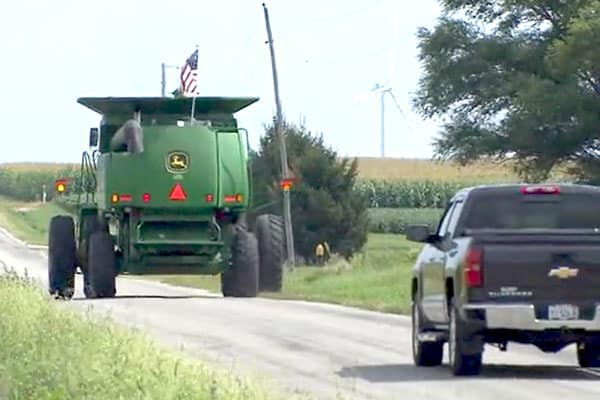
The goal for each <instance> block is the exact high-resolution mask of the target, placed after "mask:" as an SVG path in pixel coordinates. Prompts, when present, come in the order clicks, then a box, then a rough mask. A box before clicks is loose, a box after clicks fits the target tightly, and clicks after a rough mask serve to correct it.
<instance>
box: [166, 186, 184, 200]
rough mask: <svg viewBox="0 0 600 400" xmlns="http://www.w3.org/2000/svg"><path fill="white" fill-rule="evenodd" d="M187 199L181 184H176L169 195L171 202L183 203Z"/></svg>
mask: <svg viewBox="0 0 600 400" xmlns="http://www.w3.org/2000/svg"><path fill="white" fill-rule="evenodd" d="M186 197H187V195H186V194H185V191H184V190H183V187H181V185H180V184H179V183H176V184H175V186H173V189H171V193H170V194H169V200H173V201H183V200H185V199H186Z"/></svg>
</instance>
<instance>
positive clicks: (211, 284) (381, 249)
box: [0, 198, 421, 313]
mask: <svg viewBox="0 0 600 400" xmlns="http://www.w3.org/2000/svg"><path fill="white" fill-rule="evenodd" d="M19 207H27V208H29V209H30V210H29V211H16V209H18V208H19ZM58 213H64V211H63V210H62V209H61V208H60V207H59V206H58V205H56V204H54V203H46V204H41V205H40V204H37V205H35V204H33V205H32V204H31V203H26V204H25V205H20V204H19V203H15V202H14V201H9V200H6V199H3V198H0V225H3V226H5V227H6V228H7V229H9V230H11V231H12V232H14V233H15V234H16V235H17V237H19V238H20V239H23V240H26V241H28V242H30V243H35V244H46V243H47V229H48V228H47V227H48V222H49V220H50V218H51V217H52V215H55V214H58ZM420 249H421V245H420V244H416V243H411V242H408V241H407V240H406V239H405V238H404V236H403V235H396V234H384V233H372V234H369V239H368V242H367V244H366V246H365V248H364V249H363V251H362V252H361V253H360V254H357V255H356V256H355V257H354V258H353V259H352V260H351V261H350V262H349V263H348V262H345V261H344V260H340V259H332V260H331V261H330V263H329V264H328V265H327V266H325V267H304V266H299V267H297V268H295V270H294V271H293V272H289V271H287V270H286V271H285V273H284V283H283V289H282V291H281V292H280V293H261V296H262V297H268V298H278V299H293V300H307V301H319V302H327V303H334V304H341V305H347V306H354V307H360V308H364V309H367V310H373V311H383V312H391V313H407V312H408V310H409V305H410V269H411V267H412V263H413V262H414V260H415V259H416V256H417V255H418V252H419V250H420ZM123 276H124V277H133V278H142V279H146V280H152V281H158V282H162V283H166V284H170V285H176V286H184V287H193V288H200V289H205V290H208V291H211V292H215V293H220V292H221V288H220V286H221V285H220V279H219V276H218V275H217V276H202V275H123Z"/></svg>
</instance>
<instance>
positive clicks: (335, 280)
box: [149, 234, 421, 314]
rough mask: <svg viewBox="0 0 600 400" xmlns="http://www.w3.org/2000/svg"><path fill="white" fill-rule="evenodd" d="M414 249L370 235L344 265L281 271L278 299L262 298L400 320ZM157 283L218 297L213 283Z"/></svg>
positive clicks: (166, 279)
mask: <svg viewBox="0 0 600 400" xmlns="http://www.w3.org/2000/svg"><path fill="white" fill-rule="evenodd" d="M420 249H421V245H420V244H415V243H412V242H408V241H407V240H406V239H405V238H404V237H403V236H400V235H393V234H370V235H369V240H368V242H367V245H366V246H365V248H364V249H363V252H362V253H361V254H358V255H356V257H355V258H354V259H353V260H352V261H351V262H350V263H347V262H345V261H343V260H335V259H333V260H332V261H331V262H330V263H329V265H327V266H325V267H322V268H319V267H299V268H296V269H295V270H294V271H293V272H291V273H290V272H288V271H285V274H284V284H283V290H282V291H281V293H262V294H261V296H263V297H269V298H278V299H294V300H308V301H319V302H326V303H333V304H341V305H346V306H354V307H359V308H363V309H367V310H373V311H382V312H390V313H400V314H405V313H407V312H408V310H409V306H410V270H411V268H412V265H413V262H414V261H415V259H416V257H417V255H418V253H419V250H420ZM149 278H150V279H153V280H157V281H160V282H163V283H168V284H172V285H179V286H187V287H194V288H201V289H206V290H210V291H214V292H219V291H220V283H219V277H218V276H215V277H208V276H201V277H200V276H195V275H179V276H172V275H171V276H169V275H163V276H161V275H156V276H152V277H149Z"/></svg>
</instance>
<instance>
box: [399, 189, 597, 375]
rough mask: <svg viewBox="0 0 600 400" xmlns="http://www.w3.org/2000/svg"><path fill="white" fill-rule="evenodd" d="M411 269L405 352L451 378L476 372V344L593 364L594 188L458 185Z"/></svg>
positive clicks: (413, 233)
mask: <svg viewBox="0 0 600 400" xmlns="http://www.w3.org/2000/svg"><path fill="white" fill-rule="evenodd" d="M406 236H407V238H408V239H409V240H412V241H416V242H421V243H425V246H424V247H423V249H422V251H421V253H420V254H419V256H418V258H417V260H416V263H415V265H414V268H413V274H412V282H411V284H412V321H413V356H414V362H415V364H416V365H418V366H436V365H440V364H441V363H442V358H443V346H444V343H445V342H448V353H449V354H448V355H449V357H448V358H449V365H450V368H451V370H452V372H453V373H454V375H474V374H479V373H480V370H481V367H482V354H483V350H484V345H485V344H486V343H487V344H492V345H495V346H498V347H499V348H500V349H501V350H503V351H505V350H506V349H507V344H508V342H517V343H523V344H531V345H534V346H537V347H538V348H539V349H540V350H542V351H544V352H558V351H561V350H562V349H564V348H565V347H566V346H568V345H570V344H573V343H575V344H576V346H577V356H578V361H579V365H580V366H582V367H600V188H597V187H592V186H584V185H546V186H544V185H529V186H528V185H490V186H481V187H476V188H468V189H464V190H461V191H460V192H458V193H457V194H456V195H455V196H454V198H453V199H452V200H451V201H450V202H449V204H448V207H447V209H446V211H445V213H444V215H443V217H442V218H441V221H440V223H439V226H438V227H437V230H436V231H435V232H430V230H429V227H427V226H420V225H417V226H409V227H408V228H407V230H406Z"/></svg>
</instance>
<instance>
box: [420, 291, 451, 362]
mask: <svg viewBox="0 0 600 400" xmlns="http://www.w3.org/2000/svg"><path fill="white" fill-rule="evenodd" d="M422 323H423V319H422V317H421V312H420V309H419V305H418V303H417V302H416V301H413V302H412V350H413V360H414V363H415V365H416V366H418V367H437V366H439V365H441V364H442V360H443V359H444V342H421V341H420V340H419V338H418V334H419V333H421V332H423V328H422Z"/></svg>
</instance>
